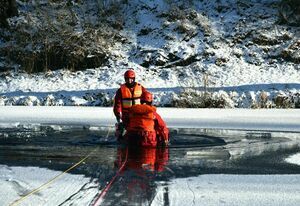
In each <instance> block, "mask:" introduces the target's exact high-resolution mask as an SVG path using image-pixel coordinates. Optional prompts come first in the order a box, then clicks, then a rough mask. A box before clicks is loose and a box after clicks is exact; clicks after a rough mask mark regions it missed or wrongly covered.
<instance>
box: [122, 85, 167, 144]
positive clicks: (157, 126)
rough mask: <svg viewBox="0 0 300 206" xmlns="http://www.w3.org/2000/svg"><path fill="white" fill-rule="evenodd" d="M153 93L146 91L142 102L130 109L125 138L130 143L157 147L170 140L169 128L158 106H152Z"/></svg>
mask: <svg viewBox="0 0 300 206" xmlns="http://www.w3.org/2000/svg"><path fill="white" fill-rule="evenodd" d="M152 101H153V95H152V94H151V93H150V92H147V91H146V92H144V93H143V95H142V96H141V104H140V105H133V106H132V107H131V108H130V109H129V122H128V126H127V128H126V134H125V136H124V140H125V142H126V143H128V144H129V145H135V146H143V147H148V146H149V147H156V146H157V145H162V146H165V145H167V144H168V142H169V130H168V128H167V127H166V124H165V122H164V121H163V120H162V118H161V117H160V115H159V114H158V113H157V112H156V107H154V106H152Z"/></svg>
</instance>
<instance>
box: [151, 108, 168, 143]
mask: <svg viewBox="0 0 300 206" xmlns="http://www.w3.org/2000/svg"><path fill="white" fill-rule="evenodd" d="M154 116H155V119H154V123H155V125H154V128H155V131H156V134H157V137H158V140H159V141H160V142H161V143H164V144H165V145H167V144H168V143H169V129H168V128H167V125H166V123H165V122H164V120H163V119H162V118H161V116H160V115H159V114H158V113H157V112H155V113H154Z"/></svg>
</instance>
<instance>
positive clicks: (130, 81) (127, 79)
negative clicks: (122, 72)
mask: <svg viewBox="0 0 300 206" xmlns="http://www.w3.org/2000/svg"><path fill="white" fill-rule="evenodd" d="M125 82H126V84H129V85H132V84H133V83H134V78H125Z"/></svg>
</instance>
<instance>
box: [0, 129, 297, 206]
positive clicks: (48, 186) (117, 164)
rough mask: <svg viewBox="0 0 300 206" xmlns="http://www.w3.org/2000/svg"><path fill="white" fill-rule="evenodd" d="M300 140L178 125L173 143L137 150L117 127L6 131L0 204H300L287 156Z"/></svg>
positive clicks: (1, 133) (1, 134)
mask: <svg viewBox="0 0 300 206" xmlns="http://www.w3.org/2000/svg"><path fill="white" fill-rule="evenodd" d="M299 142H300V133H287V132H263V131H261V132H258V131H242V130H216V129H190V128H189V129H185V128H178V129H171V144H170V146H169V147H168V148H155V149H151V148H149V149H138V148H126V147H125V146H122V145H118V144H117V142H116V141H115V138H114V137H113V128H111V127H89V128H82V127H79V126H70V125H68V126H65V127H64V126H41V125H36V126H32V125H31V126H26V127H25V126H21V125H19V126H17V127H15V128H1V129H0V174H1V175H0V196H1V199H0V205H100V204H101V205H255V204H257V205H298V203H299V201H300V195H299V194H300V175H299V174H300V166H299V165H297V164H294V163H293V164H292V163H289V162H288V161H285V159H287V158H288V157H291V156H293V155H295V154H298V153H299V151H300V149H299ZM294 159H295V158H294ZM81 160H82V161H81ZM80 161H81V162H80ZM294 162H295V160H294ZM72 166H74V168H72ZM69 168H72V169H70V170H69V171H67V172H66V173H63V172H64V171H66V170H68V169H69ZM102 191H103V192H102Z"/></svg>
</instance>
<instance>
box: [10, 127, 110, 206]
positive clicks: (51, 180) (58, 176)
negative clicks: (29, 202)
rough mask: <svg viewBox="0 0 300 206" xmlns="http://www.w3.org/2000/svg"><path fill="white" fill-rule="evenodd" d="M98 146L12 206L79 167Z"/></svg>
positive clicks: (12, 205) (15, 202)
mask: <svg viewBox="0 0 300 206" xmlns="http://www.w3.org/2000/svg"><path fill="white" fill-rule="evenodd" d="M110 128H111V127H108V132H107V135H106V139H107V138H108V136H109V134H110ZM95 150H96V148H95V149H94V150H93V151H91V152H90V153H89V154H88V155H86V156H85V157H84V158H82V159H81V160H80V161H79V162H77V163H76V164H74V165H73V166H71V167H70V168H68V169H67V170H65V171H64V172H62V173H60V174H59V175H57V176H55V177H53V178H52V179H50V180H49V181H48V182H46V183H44V184H42V185H41V186H39V187H38V188H36V189H34V190H32V191H31V192H29V193H28V194H26V195H25V196H24V197H21V198H20V199H18V200H15V201H14V202H13V203H11V204H10V206H16V205H18V204H19V203H20V202H21V201H23V200H25V199H26V198H28V197H29V196H30V195H33V194H35V193H37V192H39V191H41V190H42V189H44V188H46V187H47V186H49V185H50V184H51V183H53V182H54V181H56V180H57V179H58V178H60V177H61V176H62V175H64V174H66V173H67V172H69V171H70V170H72V169H74V168H75V167H77V166H78V165H80V164H81V163H82V162H83V161H84V160H86V159H87V158H88V157H90V156H91V154H92V153H93V152H95Z"/></svg>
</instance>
